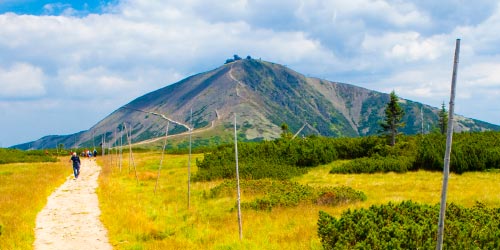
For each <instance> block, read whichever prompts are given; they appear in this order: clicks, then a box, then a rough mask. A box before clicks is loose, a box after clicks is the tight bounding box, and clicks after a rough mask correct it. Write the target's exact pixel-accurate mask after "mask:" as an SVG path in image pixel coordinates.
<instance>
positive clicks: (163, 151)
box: [154, 121, 170, 195]
mask: <svg viewBox="0 0 500 250" xmlns="http://www.w3.org/2000/svg"><path fill="white" fill-rule="evenodd" d="M169 124H170V122H168V121H167V128H166V129H165V142H164V143H163V150H162V151H161V160H160V166H159V167H158V175H157V176H156V185H155V192H154V194H155V195H156V188H157V187H158V180H160V171H161V166H162V164H163V158H164V156H165V148H166V147H167V138H168V125H169Z"/></svg>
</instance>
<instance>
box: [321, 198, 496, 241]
mask: <svg viewBox="0 0 500 250" xmlns="http://www.w3.org/2000/svg"><path fill="white" fill-rule="evenodd" d="M438 217H439V205H435V206H431V205H425V204H418V203H415V202H412V201H404V202H402V203H399V204H393V203H388V204H386V205H373V206H371V207H370V208H368V209H359V210H347V211H345V212H344V213H342V216H341V217H340V219H336V218H335V217H333V216H331V215H329V214H327V213H325V212H322V211H320V213H319V220H318V235H319V237H320V239H321V243H322V244H323V247H324V249H432V248H434V247H435V245H436V240H435V239H436V238H437V237H436V234H437V222H438ZM499 227H500V209H499V208H494V209H493V208H487V207H486V206H484V205H483V204H481V203H476V205H475V206H474V207H472V208H464V207H461V206H459V205H455V204H450V205H449V206H448V208H447V212H446V222H445V231H444V232H445V235H444V242H443V244H444V247H443V248H444V249H499V247H500V231H499V230H498V228H499Z"/></svg>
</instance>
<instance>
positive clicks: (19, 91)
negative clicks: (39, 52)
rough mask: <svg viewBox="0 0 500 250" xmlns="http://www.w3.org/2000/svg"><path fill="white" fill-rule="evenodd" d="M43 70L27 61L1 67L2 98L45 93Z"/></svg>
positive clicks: (34, 95)
mask: <svg viewBox="0 0 500 250" xmlns="http://www.w3.org/2000/svg"><path fill="white" fill-rule="evenodd" d="M44 78H45V77H44V74H43V71H42V70H41V69H40V68H38V67H35V66H33V65H30V64H27V63H16V64H14V65H12V66H11V67H9V68H0V83H1V88H2V91H0V98H31V97H37V96H42V95H44V94H45V87H44V83H43V81H44Z"/></svg>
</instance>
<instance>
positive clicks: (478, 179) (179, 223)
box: [98, 152, 500, 250]
mask: <svg viewBox="0 0 500 250" xmlns="http://www.w3.org/2000/svg"><path fill="white" fill-rule="evenodd" d="M160 158H161V154H160V153H159V152H141V153H134V162H135V166H136V169H137V178H138V180H139V181H138V182H137V180H136V176H135V172H134V168H133V166H132V165H131V164H129V162H128V159H129V158H128V156H127V155H126V154H125V153H124V156H123V163H122V167H121V170H120V168H119V165H118V161H117V159H116V156H115V157H114V158H113V159H111V158H109V157H108V158H105V159H99V163H100V164H101V166H103V171H102V173H101V176H100V179H99V185H100V187H99V189H98V195H99V200H100V204H101V210H102V215H101V219H102V221H103V223H104V225H105V227H106V228H107V229H108V235H109V238H110V242H111V243H112V244H113V246H114V248H115V249H136V250H139V249H322V245H321V243H320V239H319V237H318V235H317V223H318V214H319V211H325V212H327V213H329V214H331V215H334V216H337V217H338V216H340V215H341V214H342V212H344V211H346V210H348V209H351V210H352V209H357V208H367V207H369V206H371V205H373V204H385V203H387V202H391V201H392V202H398V201H404V200H412V201H414V202H421V203H426V204H433V205H434V204H436V203H438V202H439V199H440V195H441V185H442V184H441V181H442V173H441V172H430V171H424V170H419V171H415V172H406V173H392V172H389V173H374V174H330V173H329V172H330V170H331V169H332V168H334V167H336V166H340V164H344V163H345V162H346V161H345V160H337V161H334V162H332V163H330V164H326V165H320V166H318V167H314V168H310V169H309V171H308V173H307V174H305V175H302V176H297V177H293V178H292V179H291V181H292V182H297V183H300V184H303V185H310V186H314V187H340V186H348V187H352V188H354V189H355V190H359V191H362V192H363V193H364V194H365V195H366V196H367V199H366V200H365V201H361V202H356V203H349V204H340V205H338V206H325V205H316V204H312V203H302V204H299V205H298V206H294V207H277V208H273V209H272V210H270V211H269V210H255V209H249V208H245V209H243V211H242V217H243V218H242V221H243V240H241V241H240V240H239V236H238V221H237V210H236V209H235V204H236V192H235V193H234V195H232V196H223V197H215V198H211V197H209V196H210V195H209V193H210V190H211V189H212V188H214V187H217V186H218V185H220V184H221V183H222V182H223V181H222V180H213V181H200V182H192V183H191V195H190V206H189V208H188V196H187V184H188V183H187V180H188V172H187V161H188V156H187V155H166V156H165V160H164V163H163V167H162V170H161V174H160V179H159V183H158V184H159V185H158V190H157V192H156V194H155V193H154V189H155V184H156V176H157V173H158V166H159V162H160ZM196 158H198V159H200V160H201V159H202V158H203V155H201V154H196V155H193V156H192V161H191V164H192V165H191V171H192V175H194V174H195V173H196V171H197V167H196V166H195V163H196V160H195V159H196ZM499 177H500V173H498V172H494V171H493V172H467V173H464V174H461V175H458V174H451V176H450V180H449V191H448V202H453V203H456V204H460V205H463V206H466V207H471V206H473V205H474V204H475V203H476V201H479V202H482V203H483V204H485V205H486V206H488V207H500V185H498V181H497V180H498V178H499ZM255 198H258V195H256V194H254V193H245V192H242V202H250V201H252V200H254V199H255ZM436 227H437V225H436Z"/></svg>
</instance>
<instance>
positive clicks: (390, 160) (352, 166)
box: [330, 156, 413, 174]
mask: <svg viewBox="0 0 500 250" xmlns="http://www.w3.org/2000/svg"><path fill="white" fill-rule="evenodd" d="M412 167H413V158H411V157H407V156H388V157H381V156H375V157H363V158H358V159H354V160H352V161H349V162H346V163H344V164H342V165H340V166H338V167H334V168H332V170H330V173H332V174H337V173H343V174H345V173H348V174H359V173H380V172H383V173H386V172H396V173H404V172H407V171H408V170H411V169H412Z"/></svg>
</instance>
